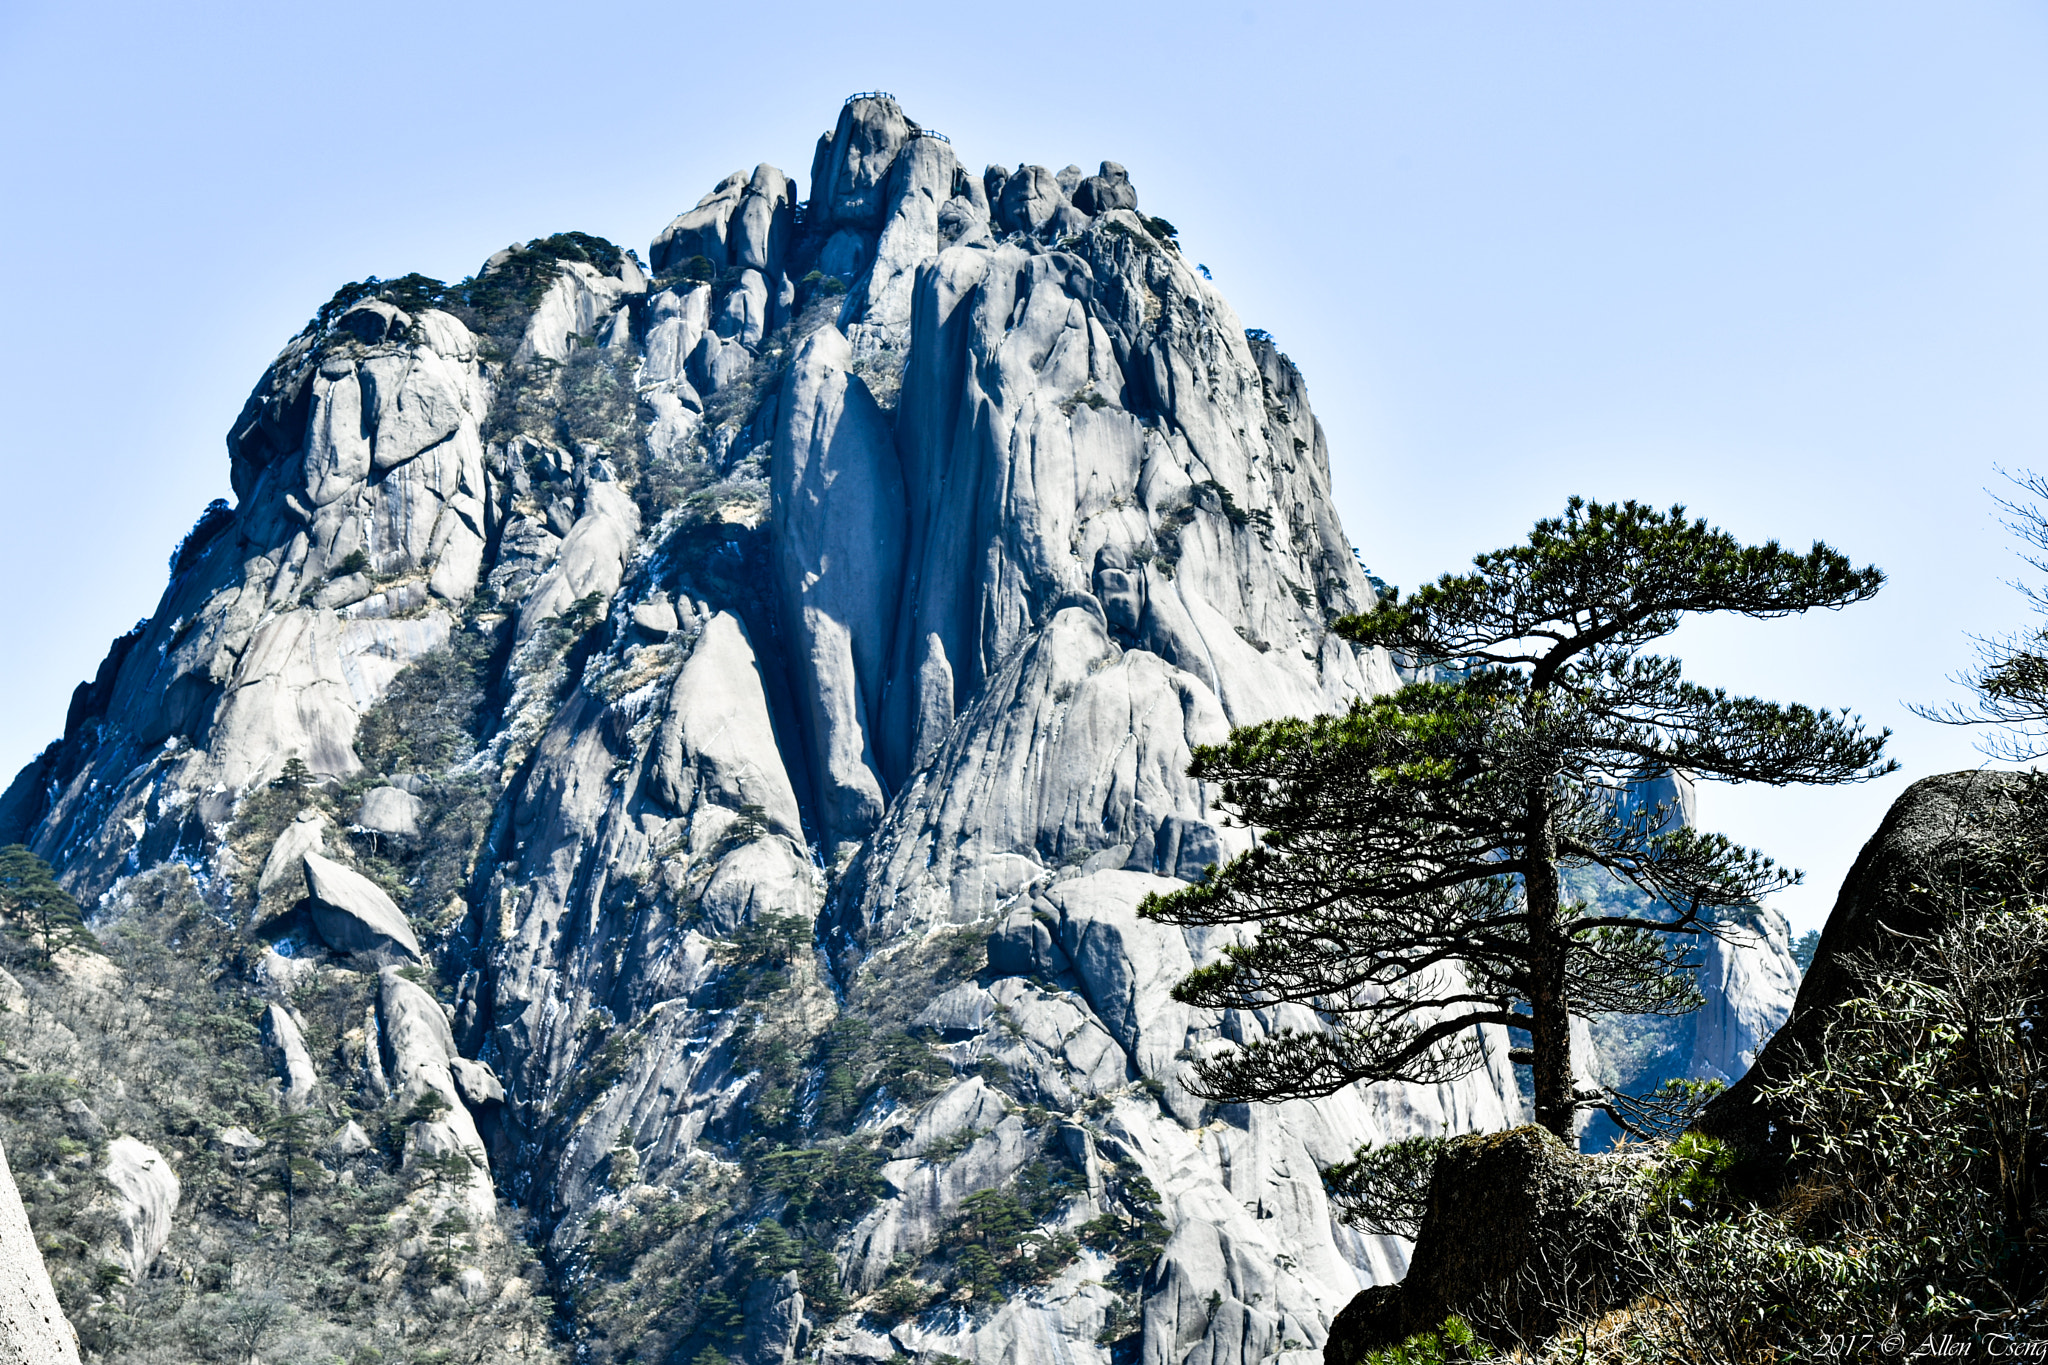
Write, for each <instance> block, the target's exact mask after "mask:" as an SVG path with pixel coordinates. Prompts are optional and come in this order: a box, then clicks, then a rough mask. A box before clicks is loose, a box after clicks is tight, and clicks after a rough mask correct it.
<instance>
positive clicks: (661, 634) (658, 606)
mask: <svg viewBox="0 0 2048 1365" xmlns="http://www.w3.org/2000/svg"><path fill="white" fill-rule="evenodd" d="M680 624H681V623H680V622H678V621H677V620H676V609H675V605H674V604H673V603H671V602H668V601H666V600H663V601H660V602H640V603H637V604H635V605H634V607H633V626H634V628H635V629H637V630H639V631H641V632H642V633H643V634H646V635H648V636H649V637H651V638H653V639H656V640H666V639H667V638H668V637H669V636H671V635H673V634H675V633H676V631H677V630H678V629H680Z"/></svg>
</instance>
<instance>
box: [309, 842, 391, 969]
mask: <svg viewBox="0 0 2048 1365" xmlns="http://www.w3.org/2000/svg"><path fill="white" fill-rule="evenodd" d="M300 861H301V863H302V864H303V865H304V867H305V869H306V893H307V895H308V897H309V898H310V899H311V901H312V911H313V927H314V929H316V930H318V931H319V934H320V938H321V940H322V941H323V942H325V943H326V944H327V946H328V947H330V948H332V949H334V950H335V951H336V952H338V953H349V954H357V955H361V956H363V957H366V958H371V959H379V958H390V957H402V958H405V959H408V960H410V961H413V962H418V961H419V960H420V959H421V953H420V941H419V939H418V938H417V937H415V936H414V934H413V931H412V926H411V925H410V924H407V923H406V921H405V914H404V912H402V911H401V910H399V908H398V907H397V906H396V905H394V904H392V902H391V897H389V896H387V895H385V894H384V892H383V889H382V888H380V887H379V886H378V885H377V884H376V883H375V882H373V881H371V880H370V879H369V878H368V877H365V876H364V875H363V874H362V873H360V872H357V871H355V870H354V869H353V868H347V867H343V866H342V865H341V864H340V863H337V862H332V861H330V860H328V859H326V858H323V857H321V856H320V855H319V854H317V853H308V854H305V855H304V856H303V857H302V858H301V860H300Z"/></svg>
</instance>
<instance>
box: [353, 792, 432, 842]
mask: <svg viewBox="0 0 2048 1365" xmlns="http://www.w3.org/2000/svg"><path fill="white" fill-rule="evenodd" d="M425 810H426V804H425V803H424V802H422V801H421V800H420V799H419V798H418V797H417V796H414V795H413V794H412V793H411V792H409V791H406V790H404V789H403V788H400V787H372V788H370V790H368V791H366V792H364V793H363V800H362V804H361V805H359V806H358V807H356V827H357V828H358V829H366V830H369V831H371V832H372V833H376V834H385V835H390V836H392V837H393V838H403V839H417V838H418V837H419V834H420V816H421V814H422V813H423V812H424V811H425Z"/></svg>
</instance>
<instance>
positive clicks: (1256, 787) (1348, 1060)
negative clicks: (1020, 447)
mask: <svg viewBox="0 0 2048 1365" xmlns="http://www.w3.org/2000/svg"><path fill="white" fill-rule="evenodd" d="M1684 511H1685V509H1684V508H1682V507H1674V508H1672V509H1671V510H1670V511H1669V512H1659V511H1656V510H1654V509H1652V508H1649V507H1646V506H1642V505H1639V504H1637V503H1633V502H1630V503H1624V504H1621V505H1618V506H1617V505H1611V504H1600V503H1588V502H1585V501H1584V500H1582V499H1579V498H1573V499H1572V500H1571V501H1570V503H1569V504H1568V505H1567V507H1566V510H1565V514H1564V516H1562V517H1561V518H1555V519H1549V520H1545V521H1541V522H1538V523H1537V525H1536V527H1535V529H1534V530H1533V531H1532V532H1531V533H1530V535H1529V538H1528V542H1527V543H1526V544H1524V545H1518V546H1513V547H1511V548H1508V549H1505V550H1499V551H1495V552H1492V553H1489V554H1484V555H1480V556H1479V557H1478V558H1477V559H1476V560H1474V562H1473V571H1472V572H1470V573H1467V574H1464V575H1460V576H1452V575H1446V576H1444V577H1443V578H1442V579H1440V580H1439V581H1438V582H1436V583H1435V584H1432V585H1430V586H1428V587H1425V588H1422V589H1421V590H1419V591H1418V592H1417V593H1416V594H1415V595H1414V597H1413V598H1412V599H1409V600H1407V601H1402V600H1399V598H1398V597H1396V596H1394V595H1392V594H1390V595H1389V597H1388V599H1387V600H1385V601H1383V602H1382V604H1381V605H1380V606H1379V607H1378V608H1377V609H1376V610H1375V611H1373V612H1372V613H1370V614H1368V615H1365V616H1358V617H1350V618H1346V619H1345V620H1343V621H1340V622H1339V623H1338V625H1337V629H1338V630H1339V631H1340V632H1341V633H1342V634H1344V635H1346V636H1347V637H1348V638H1350V639H1353V640H1355V641H1358V642H1360V643H1363V644H1368V645H1379V646H1384V647H1385V648H1387V649H1389V650H1391V651H1393V652H1394V653H1395V654H1396V656H1397V657H1399V658H1401V659H1402V660H1403V661H1404V662H1405V663H1406V664H1407V665H1408V666H1409V667H1411V668H1412V669H1414V670H1416V671H1417V672H1418V673H1420V674H1423V675H1426V676H1425V680H1423V681H1417V682H1414V683H1411V684H1410V685H1408V686H1406V687H1404V688H1403V689H1401V690H1400V691H1399V692H1396V693H1394V694H1393V695H1391V696H1385V697H1380V698H1376V699H1373V700H1371V701H1358V702H1355V703H1353V705H1352V706H1351V707H1350V709H1349V710H1348V711H1346V712H1345V713H1343V714H1340V715H1329V716H1320V717H1316V718H1313V719H1295V720H1281V721H1274V722H1270V723H1267V724H1262V725H1254V726H1247V727H1244V728H1241V729H1239V730H1237V731H1235V732H1234V733H1233V734H1232V735H1231V737H1230V739H1229V741H1228V742H1227V743H1225V744H1222V745H1219V746H1213V747H1207V746H1205V747H1203V748H1201V749H1198V750H1197V751H1196V753H1195V758H1194V762H1193V764H1192V766H1191V767H1190V769H1189V771H1190V773H1191V774H1192V775H1193V776H1195V777H1197V778H1199V779H1201V780H1202V781H1204V782H1209V783H1215V784H1217V785H1218V786H1219V787H1220V788H1221V800H1220V802H1219V804H1220V805H1221V807H1222V808H1223V809H1224V810H1225V811H1226V812H1227V813H1228V814H1229V815H1230V816H1232V817H1234V819H1235V820H1236V821H1237V822H1239V823H1241V824H1243V825H1247V826H1250V827H1251V828H1252V829H1253V830H1255V831H1256V832H1257V833H1256V837H1255V842H1254V845H1253V847H1252V848H1251V849H1250V851H1248V852H1246V853H1244V854H1243V855H1241V856H1239V857H1237V858H1235V859H1233V860H1232V861H1231V862H1230V863H1229V864H1228V865H1226V866H1224V867H1223V868H1221V869H1217V870H1214V871H1212V874H1211V875H1210V877H1209V878H1208V879H1207V880H1206V881H1205V882H1203V883H1200V884H1197V885H1194V886H1190V887H1188V888H1186V889H1185V890H1182V891H1178V892H1176V893H1174V894H1172V895H1168V896H1164V897H1151V898H1148V899H1147V901H1146V903H1145V905H1144V906H1143V907H1142V911H1143V913H1144V914H1145V915H1146V916H1148V917H1149V918H1152V919H1156V920H1160V921H1164V922H1166V923H1170V924H1177V925H1183V926H1190V925H1214V926H1224V925H1238V926H1256V927H1257V934H1256V936H1248V938H1249V941H1248V942H1243V943H1240V944H1239V945H1238V946H1234V947H1232V948H1230V949H1228V950H1226V952H1225V954H1224V956H1223V957H1222V958H1221V960H1219V961H1218V962H1216V963H1214V964H1213V965H1211V966H1208V967H1205V968H1202V969H1199V970H1197V971H1196V972H1195V973H1194V974H1193V975H1191V976H1190V977H1188V978H1187V979H1186V980H1185V981H1183V982H1182V983H1181V984H1180V986H1179V987H1178V988H1177V989H1176V991H1175V995H1176V997H1177V998H1178V999H1180V1000H1182V1001H1183V1002H1185V1003H1188V1004H1192V1005H1198V1006H1203V1007H1208V1008H1216V1009H1237V1010H1247V1011H1249V1010H1271V1009H1274V1008H1275V1007H1280V1006H1287V1005H1296V1006H1305V1007H1307V1008H1308V1009H1309V1010H1312V1011H1315V1012H1317V1015H1319V1016H1320V1020H1321V1021H1322V1023H1321V1024H1320V1025H1318V1024H1310V1023H1307V1022H1306V1020H1307V1019H1309V1018H1313V1017H1315V1016H1304V1015H1301V1014H1299V1012H1297V1013H1296V1017H1297V1019H1300V1020H1303V1021H1304V1022H1303V1024H1302V1026H1299V1027H1280V1028H1277V1029H1276V1030H1275V1031H1273V1032H1271V1033H1269V1034H1267V1035H1265V1036H1263V1037H1258V1038H1255V1039H1253V1040H1252V1041H1250V1042H1248V1043H1245V1044H1242V1045H1237V1046H1234V1047H1230V1048H1226V1049H1225V1050H1223V1051H1222V1052H1220V1053H1218V1054H1216V1055H1214V1056H1211V1057H1209V1058H1206V1059H1204V1060H1202V1061H1199V1062H1197V1063H1196V1065H1195V1067H1194V1076H1193V1079H1192V1083H1191V1089H1193V1090H1194V1091H1195V1093H1197V1094H1199V1095H1202V1096H1204V1097H1205V1098H1209V1099H1214V1100H1219V1101H1225V1102H1244V1101H1249V1100H1284V1099H1290V1098H1301V1097H1313V1096H1321V1095H1327V1094H1330V1093H1333V1092H1334V1091H1336V1090H1339V1089H1341V1088H1343V1087H1344V1086H1347V1085H1351V1084H1353V1083H1356V1082H1377V1081H1392V1080H1405V1081H1415V1082H1422V1083H1432V1082H1439V1081H1444V1080H1448V1079H1451V1078H1454V1077H1456V1076H1458V1075H1461V1074H1464V1073H1465V1072H1467V1071H1470V1070H1471V1069H1473V1068H1474V1067H1476V1066H1478V1065H1479V1064H1480V1062H1481V1060H1482V1057H1481V1053H1480V1049H1479V1043H1478V1038H1477V1030H1476V1028H1475V1027H1474V1026H1475V1025H1481V1024H1504V1025H1509V1026H1512V1027H1515V1028H1522V1029H1527V1030H1528V1032H1529V1036H1530V1040H1531V1046H1530V1048H1528V1049H1526V1050H1517V1052H1516V1053H1515V1054H1513V1055H1514V1059H1515V1060H1516V1061H1519V1062H1527V1063H1529V1064H1530V1065H1531V1066H1532V1069H1533V1072H1534V1082H1535V1111H1536V1120H1537V1122H1538V1123H1540V1124H1542V1125H1543V1126H1544V1127H1546V1128H1548V1129H1550V1130H1551V1131H1552V1132H1554V1133H1557V1134H1559V1135H1561V1136H1563V1135H1567V1134H1569V1132H1570V1131H1571V1127H1572V1122H1573V1118H1574V1115H1575V1113H1576V1111H1577V1110H1578V1109H1579V1108H1581V1107H1583V1106H1589V1105H1590V1106H1597V1107H1604V1108H1607V1109H1608V1110H1609V1112H1611V1113H1615V1116H1616V1117H1617V1119H1621V1120H1623V1121H1624V1122H1627V1120H1628V1113H1627V1111H1626V1108H1625V1106H1622V1105H1621V1103H1620V1099H1619V1097H1615V1096H1610V1095H1606V1094H1604V1093H1602V1092H1600V1091H1598V1090H1597V1089H1595V1088H1591V1087H1589V1088H1587V1089H1580V1088H1579V1087H1578V1085H1576V1084H1575V1078H1574V1077H1573V1075H1572V1066H1571V1034H1570V1027H1571V1016H1572V1015H1573V1014H1575V1013H1576V1014H1581V1015H1584V1014H1595V1013H1610V1012H1611V1013H1627V1014H1651V1013H1662V1014H1682V1013H1686V1012H1688V1011H1690V1010H1692V1009H1696V1008H1697V1007H1698V1005H1699V995H1698V993H1697V990H1696V989H1695V987H1694V985H1693V982H1692V973H1691V972H1690V970H1689V968H1690V967H1691V966H1692V965H1694V964H1693V963H1692V962H1691V961H1690V960H1689V959H1688V957H1687V949H1688V947H1689V946H1690V945H1691V944H1692V942H1693V940H1694V939H1695V938H1696V936H1697V935H1700V934H1702V933H1711V932H1714V931H1715V930H1716V929H1717V927H1719V925H1720V924H1721V923H1722V922H1724V919H1723V917H1725V916H1726V915H1727V914H1728V912H1731V911H1738V910H1740V909H1741V908H1742V907H1747V906H1751V905H1753V904H1754V903H1755V902H1756V901H1757V899H1758V898H1759V897H1761V896H1763V895H1764V894H1766V893H1768V892H1770V891H1773V890H1776V889H1778V888H1781V887H1783V886H1786V885H1789V884H1791V883H1793V882H1795V881H1797V880H1798V877H1799V874H1798V873H1796V872H1792V871H1789V870H1787V869H1783V868H1780V867H1778V866H1777V865H1775V864H1774V863H1773V862H1772V861H1771V860H1770V859H1768V858H1764V857H1762V856H1761V855H1759V854H1757V853H1754V852H1751V851H1750V850H1747V849H1744V848H1741V847H1738V846H1736V845H1734V844H1732V843H1730V842H1729V841H1728V840H1727V839H1725V838H1723V837H1721V836H1720V835H1715V834H1707V833H1701V832H1699V831H1696V830H1694V829H1692V828H1690V827H1688V826H1685V825H1682V824H1677V823H1676V822H1674V821H1672V820H1671V819H1670V816H1671V814H1672V812H1670V811H1669V810H1667V809H1664V808H1662V807H1658V806H1649V807H1647V808H1644V807H1642V806H1640V805H1637V806H1636V807H1635V808H1634V809H1633V810H1631V809H1630V804H1629V803H1624V802H1622V801H1620V800H1619V799H1618V798H1619V797H1620V796H1621V794H1622V793H1623V792H1625V791H1626V790H1628V788H1629V787H1630V786H1631V785H1632V784H1634V783H1638V782H1641V781H1643V780H1644V779H1646V778H1651V777H1656V776H1660V775H1662V774H1664V773H1667V772H1670V771H1682V772H1685V773H1689V774H1692V775H1693V776H1695V777H1698V778H1705V779H1712V780H1720V781H1729V782H1766V783H1770V784H1773V785H1784V784H1788V783H1794V782H1799V783H1841V782H1856V781H1862V780H1864V779H1867V778H1871V777H1876V776H1879V775H1881V774H1883V773H1886V772H1889V771H1891V770H1892V769H1893V767H1894V766H1895V765H1894V764H1891V763H1889V762H1887V761H1884V760H1883V759H1882V753H1883V748H1884V743H1885V740H1886V739H1887V738H1888V737H1889V735H1890V731H1888V730H1887V731H1884V732H1882V733H1880V734H1877V735H1869V734H1866V733H1864V731H1863V727H1862V723H1861V721H1860V719H1858V718H1852V717H1850V716H1848V715H1847V714H1846V713H1829V712H1826V711H1816V710H1813V709H1810V708H1808V707H1804V706H1798V705H1781V704H1778V703H1773V702H1766V701H1761V700H1758V699H1755V698H1749V697H1733V696H1729V695H1728V694H1727V693H1725V692H1722V691H1719V690H1713V689H1708V688H1705V687H1702V686H1699V685H1698V684H1695V683H1691V682H1688V681H1686V680H1684V679H1683V678H1682V677H1681V676H1680V666H1679V663H1678V661H1677V660H1675V659H1670V658H1663V657H1659V656H1656V655H1652V654H1647V653H1645V652H1644V649H1645V647H1646V646H1647V645H1649V644H1650V643H1651V642H1652V641H1654V640H1657V639H1659V638H1661V637H1663V636H1666V635H1669V634H1670V633H1671V632H1672V631H1674V630H1675V629H1677V627H1678V625H1679V623H1680V622H1681V621H1682V620H1683V619H1684V618H1685V617H1686V616H1687V615H1689V614H1693V613H1706V612H1732V613H1735V614H1737V615H1742V616H1749V617H1760V618H1761V617H1776V616H1784V615H1789V614H1792V613H1796V612H1801V611H1805V610H1808V609H1810V608H1814V607H1829V608H1839V607H1843V606H1847V605H1849V604H1851V603H1854V602H1860V601H1862V600H1864V599H1866V598H1868V597H1869V596H1871V595H1872V594H1873V593H1875V592H1876V591H1877V590H1878V588H1879V587H1880V586H1881V585H1882V584H1883V582H1884V576H1883V574H1882V573H1880V572H1879V571H1878V570H1877V569H1875V568H1864V569H1856V568H1852V567H1851V566H1850V564H1849V561H1848V560H1847V559H1845V558H1844V557H1843V556H1842V555H1840V554H1838V553H1837V552H1835V551H1834V550H1831V549H1829V548H1828V547H1827V546H1825V545H1820V544H1815V545H1814V547H1813V548H1812V550H1811V551H1810V552H1809V553H1807V554H1804V555H1801V554H1796V553H1793V552H1790V551H1787V550H1784V549H1781V548H1780V547H1779V546H1778V545H1777V544H1776V543H1775V542H1771V543H1767V544H1764V545H1759V546H1745V545H1743V544H1741V543H1740V542H1738V541H1737V540H1735V539H1734V538H1733V537H1732V536H1729V535H1728V534H1726V533H1725V532H1722V531H1719V530H1716V529H1710V528H1709V527H1708V526H1707V524H1706V523H1705V522H1704V521H1692V522H1688V521H1687V520H1686V519H1685V516H1684ZM1575 867H1602V868H1605V869H1607V870H1608V871H1610V872H1612V873H1613V874H1615V875H1616V876H1618V877H1620V878H1622V879H1623V880H1625V881H1627V882H1630V883H1633V884H1634V885H1635V886H1637V887H1640V888H1641V889H1642V890H1643V891H1645V892H1647V893H1649V895H1651V896H1652V897H1653V898H1655V899H1656V900H1657V901H1659V902H1661V903H1662V905H1663V907H1664V908H1663V910H1661V911H1659V912H1658V913H1654V914H1651V913H1644V912H1641V911H1631V910H1629V909H1627V908H1626V907H1622V908H1617V909H1614V910H1602V909H1599V908H1597V907H1593V906H1588V905H1586V904H1583V903H1580V902H1576V901H1572V900H1569V899H1567V898H1566V896H1565V895H1564V894H1563V893H1562V889H1561V883H1560V872H1561V871H1563V870H1565V869H1570V868H1575ZM1618 1108H1619V1109H1620V1110H1621V1112H1617V1109H1618Z"/></svg>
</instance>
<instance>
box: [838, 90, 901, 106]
mask: <svg viewBox="0 0 2048 1365" xmlns="http://www.w3.org/2000/svg"><path fill="white" fill-rule="evenodd" d="M895 98H896V97H895V96H894V95H892V94H890V93H889V92H888V91H886V90H860V91H856V92H855V93H853V94H851V95H848V96H847V97H846V102H847V103H848V104H852V103H853V102H854V101H855V100H893V99H895Z"/></svg>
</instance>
